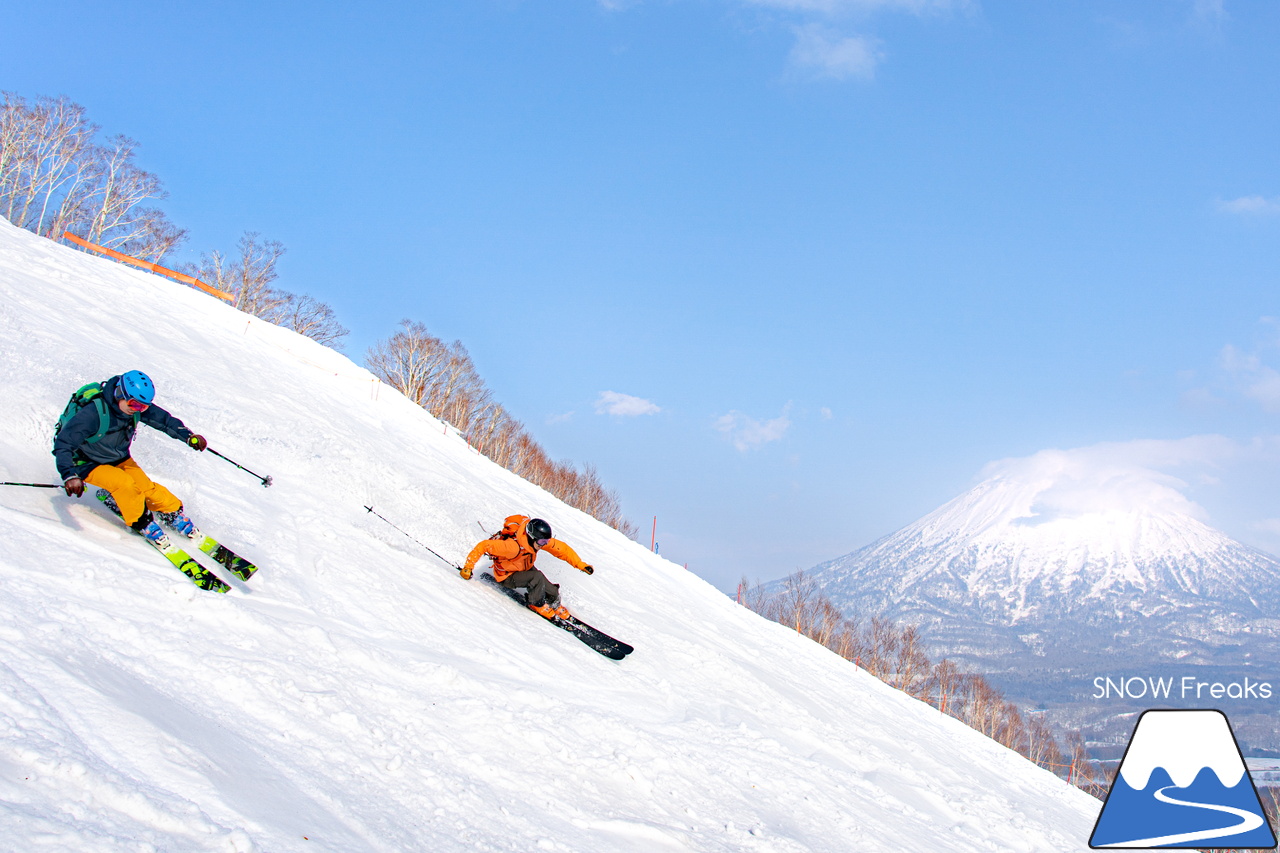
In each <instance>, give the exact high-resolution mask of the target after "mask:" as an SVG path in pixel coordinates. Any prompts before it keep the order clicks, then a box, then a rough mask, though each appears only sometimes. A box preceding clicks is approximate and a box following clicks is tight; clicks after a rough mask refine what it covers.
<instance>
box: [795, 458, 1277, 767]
mask: <svg viewBox="0 0 1280 853" xmlns="http://www.w3.org/2000/svg"><path fill="white" fill-rule="evenodd" d="M1192 441H1196V442H1199V441H1201V440H1200V439H1194V440H1192ZM1126 449H1128V448H1126ZM1118 455H1122V454H1120V449H1119V448H1117V447H1112V446H1107V445H1099V446H1097V447H1094V448H1082V449H1080V450H1076V451H1044V452H1042V453H1039V454H1036V455H1035V456H1032V457H1028V458H1026V459H1018V460H1006V461H1005V462H1003V463H1000V464H997V465H995V466H993V467H992V469H991V470H990V471H989V472H988V474H989V476H988V477H987V478H986V479H984V480H982V482H980V483H979V484H978V485H977V486H975V487H974V488H973V489H971V490H970V491H969V492H967V493H965V494H963V495H961V496H960V497H957V498H956V499H954V500H952V501H950V502H948V503H947V504H945V505H943V506H942V507H940V508H938V509H937V510H935V511H934V512H932V513H929V514H928V515H926V516H925V517H923V518H921V519H920V520H919V521H916V522H915V523H913V524H910V525H908V526H907V527H905V528H903V529H902V530H900V531H898V532H896V533H894V534H892V535H890V536H887V537H885V538H883V539H881V540H879V541H877V542H873V543H872V544H870V545H868V546H866V547H864V548H862V549H860V550H858V551H855V552H853V553H851V554H848V555H846V556H844V557H841V558H838V559H836V560H832V561H830V562H828V563H825V564H823V565H820V566H818V567H815V568H814V569H813V570H812V571H811V572H810V573H808V574H807V576H808V577H809V578H810V579H811V580H812V581H813V583H814V584H815V586H816V587H817V588H819V589H820V590H821V592H822V593H823V594H824V595H825V596H827V597H828V598H830V599H831V600H832V601H833V602H834V603H835V604H836V605H837V606H839V607H840V608H841V609H842V610H844V611H845V612H846V613H849V614H858V615H881V616H887V617H890V618H893V619H898V620H903V621H908V622H915V623H917V624H919V625H921V626H922V627H923V628H924V631H923V637H924V639H925V640H926V642H927V643H928V644H929V646H930V649H931V652H932V653H933V654H935V655H937V656H947V657H950V658H952V659H954V660H956V661H958V662H962V663H964V664H965V665H967V666H968V667H969V668H971V669H974V670H977V671H979V672H982V673H984V674H986V675H987V677H988V678H989V679H990V680H991V681H993V682H994V683H995V684H996V685H997V686H998V687H999V688H1000V689H1001V690H1002V691H1004V692H1005V694H1006V695H1008V696H1010V697H1011V698H1013V699H1015V700H1017V701H1019V702H1020V703H1023V704H1024V705H1031V706H1035V707H1040V708H1044V707H1048V708H1050V710H1051V711H1052V714H1051V716H1052V717H1053V718H1055V719H1056V720H1058V721H1059V722H1061V723H1063V724H1065V725H1068V726H1069V727H1071V728H1073V729H1080V730H1083V731H1085V732H1086V734H1088V735H1090V736H1092V737H1094V738H1096V739H1098V740H1111V739H1115V738H1118V737H1119V738H1123V737H1127V734H1128V731H1129V728H1130V727H1131V726H1132V720H1131V719H1130V718H1128V717H1125V716H1124V715H1125V714H1126V713H1129V712H1132V711H1135V710H1141V709H1142V708H1145V707H1149V706H1150V701H1151V700H1150V699H1146V700H1142V701H1135V702H1132V703H1131V702H1115V701H1112V702H1106V703H1099V702H1098V701H1097V698H1096V695H1095V694H1096V690H1095V683H1094V679H1095V678H1097V677H1099V676H1109V675H1118V674H1121V673H1124V674H1137V673H1157V672H1158V673H1159V674H1162V675H1168V674H1169V673H1170V672H1172V670H1170V669H1169V667H1170V666H1176V667H1178V670H1177V672H1178V673H1179V675H1190V674H1192V673H1193V672H1194V673H1196V676H1197V677H1198V678H1201V679H1202V680H1205V681H1209V682H1224V683H1227V682H1233V681H1241V680H1242V679H1243V678H1245V677H1252V679H1253V680H1254V681H1255V682H1256V681H1258V680H1259V679H1260V678H1263V679H1266V678H1271V677H1273V676H1272V673H1273V672H1274V670H1275V667H1276V665H1278V664H1280V561H1277V560H1276V559H1275V558H1274V557H1271V556H1270V555H1267V554H1264V553H1262V552H1259V551H1257V550H1255V549H1252V548H1249V547H1247V546H1245V545H1242V544H1241V543H1239V542H1236V541H1234V540H1232V539H1230V538H1229V537H1227V536H1225V535H1224V534H1222V533H1221V532H1219V531H1217V530H1214V529H1213V528H1211V527H1209V526H1208V525H1206V524H1205V523H1204V522H1203V521H1201V520H1200V518H1199V517H1198V516H1199V512H1198V508H1197V507H1195V506H1194V505H1193V504H1191V503H1190V501H1188V500H1187V499H1186V498H1185V497H1184V496H1183V494H1182V492H1181V491H1180V490H1179V486H1180V485H1182V484H1180V483H1178V482H1177V481H1174V480H1172V479H1171V478H1168V477H1167V476H1165V475H1162V474H1160V473H1158V472H1157V471H1156V470H1153V469H1151V468H1150V467H1146V466H1144V465H1142V464H1140V462H1139V461H1136V460H1126V459H1118V458H1117V456H1118ZM1193 668H1194V669H1193ZM1194 700H1195V695H1194V694H1192V695H1191V698H1190V704H1191V705H1192V706H1195V701H1194ZM1166 703H1172V704H1175V705H1177V704H1183V703H1182V700H1181V699H1179V698H1178V697H1176V696H1175V697H1173V698H1171V699H1168V700H1167V702H1166ZM1232 710H1233V714H1234V718H1235V719H1236V720H1237V722H1238V723H1241V724H1242V725H1245V726H1246V727H1247V729H1248V734H1247V736H1248V737H1249V739H1250V741H1251V742H1252V743H1253V744H1254V745H1256V746H1260V747H1266V748H1270V749H1273V748H1276V747H1280V742H1277V740H1276V737H1277V735H1276V731H1275V726H1274V721H1273V720H1272V719H1271V718H1270V716H1269V715H1268V714H1267V711H1266V708H1265V707H1263V706H1261V705H1259V704H1258V703H1256V702H1255V703H1252V704H1250V703H1248V702H1242V703H1237V704H1236V705H1235V706H1233V708H1232ZM1245 715H1251V716H1248V717H1246V716H1245ZM1246 721H1247V722H1246ZM1121 742H1123V741H1121Z"/></svg>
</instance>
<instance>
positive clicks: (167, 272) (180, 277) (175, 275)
mask: <svg viewBox="0 0 1280 853" xmlns="http://www.w3.org/2000/svg"><path fill="white" fill-rule="evenodd" d="M62 236H63V237H64V238H65V239H67V240H70V241H71V242H72V243H75V244H76V245H77V246H83V247H84V248H86V249H88V250H89V251H91V252H97V253H99V254H102V255H106V256H107V257H109V258H115V259H116V260H117V261H123V262H124V263H126V264H133V265H134V266H135V267H141V268H142V269H144V270H148V271H149V272H153V273H158V274H160V275H163V276H166V277H168V278H171V279H173V280H174V281H180V282H182V283H183V284H189V285H191V286H193V287H198V288H200V289H201V290H203V291H204V292H205V293H208V294H210V295H212V296H216V297H218V298H219V299H225V300H226V301H227V302H230V301H231V300H233V299H234V298H235V297H234V296H232V295H231V294H230V293H227V292H226V291H224V290H218V288H216V287H210V286H209V285H207V284H205V283H204V282H203V281H201V280H200V279H198V278H194V277H192V276H189V275H187V274H186V273H180V272H177V271H176V270H171V269H168V268H167V267H162V266H160V265H159V264H153V263H151V262H150V261H144V260H142V259H140V258H135V257H133V256H132V255H126V254H124V253H123V252H117V251H116V250H115V249H108V248H107V247H106V246H99V245H98V244H97V243H90V242H89V241H88V240H85V239H84V238H83V237H77V236H76V235H75V234H72V233H71V232H70V231H64V232H62Z"/></svg>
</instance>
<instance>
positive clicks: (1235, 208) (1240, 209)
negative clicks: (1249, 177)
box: [1218, 195, 1280, 216]
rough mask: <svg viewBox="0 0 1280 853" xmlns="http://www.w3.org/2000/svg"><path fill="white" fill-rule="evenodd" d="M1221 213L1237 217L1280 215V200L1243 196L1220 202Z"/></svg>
mask: <svg viewBox="0 0 1280 853" xmlns="http://www.w3.org/2000/svg"><path fill="white" fill-rule="evenodd" d="M1218 211H1219V212H1220V213H1232V214H1235V215H1237V216H1269V215H1274V214H1277V213H1280V198H1264V197H1263V196H1260V195H1249V196H1241V197H1240V198H1234V199H1231V200H1230V201H1219V202H1218Z"/></svg>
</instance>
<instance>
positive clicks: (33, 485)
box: [0, 483, 62, 489]
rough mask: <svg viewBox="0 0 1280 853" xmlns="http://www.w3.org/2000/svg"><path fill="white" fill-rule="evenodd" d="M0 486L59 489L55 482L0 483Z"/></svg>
mask: <svg viewBox="0 0 1280 853" xmlns="http://www.w3.org/2000/svg"><path fill="white" fill-rule="evenodd" d="M0 486H26V487H27V488H28V489H61V488H62V486H60V485H58V484H57V483H0Z"/></svg>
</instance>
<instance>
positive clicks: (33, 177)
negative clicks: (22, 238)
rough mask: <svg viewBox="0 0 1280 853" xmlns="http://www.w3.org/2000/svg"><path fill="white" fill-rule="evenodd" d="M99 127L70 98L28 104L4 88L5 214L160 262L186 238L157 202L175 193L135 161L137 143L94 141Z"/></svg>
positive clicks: (0, 183) (1, 198)
mask: <svg viewBox="0 0 1280 853" xmlns="http://www.w3.org/2000/svg"><path fill="white" fill-rule="evenodd" d="M98 130H99V128H98V126H97V125H96V124H93V123H92V122H90V121H89V120H88V118H87V117H86V115H85V110H84V107H82V106H80V105H79V104H75V103H72V102H71V101H69V100H68V99H67V98H65V97H63V98H46V97H41V98H37V99H36V101H35V103H33V104H32V103H28V102H27V101H26V100H25V99H24V98H21V97H19V96H17V95H15V94H13V93H12V92H5V93H2V95H0V214H3V215H4V217H5V218H6V219H8V220H9V221H10V222H11V223H13V224H14V225H17V226H18V227H20V228H26V229H27V230H29V231H34V232H35V233H37V234H43V235H45V236H47V237H52V238H55V239H56V238H58V237H60V236H61V235H62V233H63V232H64V231H72V232H73V233H76V234H77V235H78V236H80V237H83V238H85V239H87V240H89V241H90V242H93V243H98V244H100V245H103V246H106V247H107V248H111V249H118V250H119V251H122V252H125V253H126V254H130V255H135V256H137V257H140V258H144V259H146V260H150V261H152V262H156V261H159V260H161V259H162V258H163V257H164V256H165V255H166V254H168V253H169V252H171V251H172V250H173V249H174V248H175V247H176V246H177V245H178V244H180V243H181V242H182V241H183V240H184V239H186V231H184V230H182V229H179V228H177V227H176V226H175V225H173V223H171V222H169V220H168V219H167V218H166V217H165V215H164V213H162V212H161V211H160V210H158V209H157V208H155V207H151V206H149V204H150V203H151V202H155V201H160V200H163V199H164V198H166V197H167V195H168V194H167V193H166V192H165V191H164V189H163V187H162V186H161V184H160V180H159V179H158V178H157V177H156V176H155V175H153V174H151V173H150V172H146V171H144V170H142V169H140V168H139V167H138V166H137V164H136V163H135V162H134V155H135V153H136V149H137V143H136V142H134V141H133V140H131V139H129V138H128V137H125V136H115V137H113V138H112V139H110V140H108V143H107V144H106V145H97V144H95V143H94V142H93V139H94V137H95V136H96V135H97V133H98Z"/></svg>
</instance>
